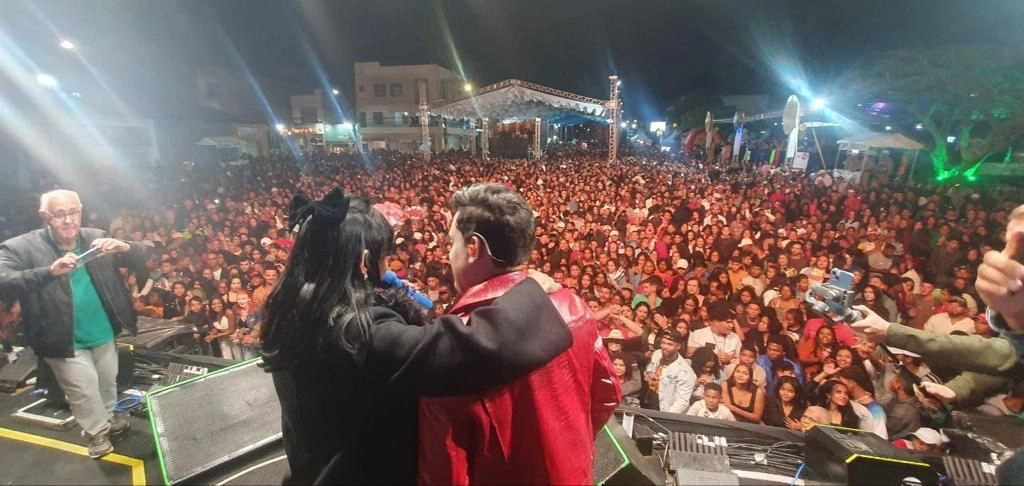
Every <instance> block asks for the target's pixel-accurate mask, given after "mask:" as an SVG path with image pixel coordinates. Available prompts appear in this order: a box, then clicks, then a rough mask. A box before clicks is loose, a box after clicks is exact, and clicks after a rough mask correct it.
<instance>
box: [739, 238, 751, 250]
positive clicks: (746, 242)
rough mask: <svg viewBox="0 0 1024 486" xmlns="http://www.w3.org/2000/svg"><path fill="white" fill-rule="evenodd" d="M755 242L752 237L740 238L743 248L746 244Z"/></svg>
mask: <svg viewBox="0 0 1024 486" xmlns="http://www.w3.org/2000/svg"><path fill="white" fill-rule="evenodd" d="M753 244H754V242H753V240H751V239H750V238H743V239H742V240H740V248H742V247H744V246H747V245H753Z"/></svg>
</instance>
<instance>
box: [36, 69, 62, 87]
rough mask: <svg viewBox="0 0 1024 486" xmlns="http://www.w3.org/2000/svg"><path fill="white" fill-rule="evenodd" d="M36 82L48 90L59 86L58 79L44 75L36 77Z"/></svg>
mask: <svg viewBox="0 0 1024 486" xmlns="http://www.w3.org/2000/svg"><path fill="white" fill-rule="evenodd" d="M36 82H37V83H39V84H40V85H42V86H45V87H47V88H53V87H54V86H57V78H55V77H53V76H50V75H49V74H44V73H40V74H37V75H36Z"/></svg>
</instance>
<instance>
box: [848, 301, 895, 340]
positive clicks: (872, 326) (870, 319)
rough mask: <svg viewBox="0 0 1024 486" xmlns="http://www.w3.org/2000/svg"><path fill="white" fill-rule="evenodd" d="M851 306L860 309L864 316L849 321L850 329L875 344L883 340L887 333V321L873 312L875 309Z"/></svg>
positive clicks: (888, 324)
mask: <svg viewBox="0 0 1024 486" xmlns="http://www.w3.org/2000/svg"><path fill="white" fill-rule="evenodd" d="M853 308H854V309H855V310H857V311H860V313H861V314H863V315H864V318H863V319H861V320H859V321H857V322H851V323H850V329H852V330H853V332H854V333H855V334H856V335H857V336H858V337H861V338H863V339H865V340H868V341H871V342H873V343H876V344H881V343H883V342H885V337H886V336H888V335H889V326H890V325H891V324H890V323H889V321H887V320H885V319H882V316H880V315H878V314H875V311H873V310H871V309H869V308H868V307H867V306H863V305H855V306H853Z"/></svg>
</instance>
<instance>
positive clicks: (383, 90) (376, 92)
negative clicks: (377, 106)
mask: <svg viewBox="0 0 1024 486" xmlns="http://www.w3.org/2000/svg"><path fill="white" fill-rule="evenodd" d="M387 95H388V86H387V85H386V84H375V85H373V96H376V97H377V98H383V97H385V96H387Z"/></svg>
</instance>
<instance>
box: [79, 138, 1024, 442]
mask: <svg viewBox="0 0 1024 486" xmlns="http://www.w3.org/2000/svg"><path fill="white" fill-rule="evenodd" d="M179 176H180V177H179ZM161 180H162V181H165V182H161V183H160V184H158V187H157V188H156V189H155V191H154V194H152V195H151V198H150V199H149V200H147V201H146V203H145V204H135V205H133V206H131V207H124V208H120V209H118V210H117V213H116V214H113V216H115V217H114V218H113V219H110V220H105V219H104V218H103V217H102V215H96V214H90V215H87V218H86V221H85V222H84V223H83V224H84V225H85V226H96V227H103V228H107V229H109V230H110V233H111V235H112V236H113V237H115V238H124V239H130V240H135V241H142V242H146V243H148V244H150V245H152V247H153V250H152V253H151V254H152V256H151V258H150V260H149V270H150V273H149V274H148V275H135V274H125V275H124V277H125V281H126V283H128V284H132V283H136V282H139V281H142V280H145V281H146V284H145V285H144V288H143V289H142V291H139V292H135V295H134V299H135V302H134V305H135V308H136V310H137V311H138V312H139V314H140V315H147V316H150V317H155V318H162V319H170V320H175V321H183V322H185V323H188V324H191V325H193V326H194V329H195V335H194V337H195V349H196V351H198V352H202V353H206V354H211V355H215V356H221V357H225V358H230V359H244V358H248V357H251V356H255V355H256V353H257V352H258V348H259V344H260V327H261V318H262V316H261V312H262V311H261V308H262V306H263V305H264V304H265V302H266V298H267V295H268V294H269V291H270V289H271V288H272V286H273V285H274V283H275V281H276V279H277V277H278V276H279V275H280V272H281V270H282V268H283V265H284V264H285V263H286V261H287V258H288V252H289V249H290V247H291V239H290V238H291V231H290V228H289V227H288V225H289V222H288V221H287V217H286V214H287V205H288V203H289V201H290V200H291V197H292V196H293V195H294V194H296V193H298V192H304V193H306V194H308V195H310V196H311V197H314V198H319V197H321V196H323V194H324V193H326V191H327V190H328V189H329V188H331V187H334V186H341V187H343V188H344V190H345V193H346V194H351V195H355V196H357V197H363V198H366V199H368V200H370V202H372V203H375V204H379V203H384V204H385V205H386V209H385V210H384V211H383V212H384V213H385V214H386V215H389V217H392V218H394V219H395V221H394V222H395V223H396V224H398V225H400V227H399V229H398V231H397V232H396V235H397V239H396V242H397V249H396V252H395V254H394V255H392V256H391V258H390V261H389V266H390V269H391V270H393V271H394V272H395V273H396V274H397V275H398V276H399V277H400V278H402V279H404V280H406V281H408V282H410V283H411V284H412V285H413V286H414V287H417V288H419V290H420V291H421V292H422V293H424V294H425V295H427V296H428V297H429V298H431V299H432V300H434V301H435V303H436V305H435V307H434V308H435V309H437V310H439V309H444V308H445V307H446V306H447V305H448V304H450V303H452V302H453V300H454V299H455V298H457V296H456V295H454V286H453V284H452V275H451V269H450V267H449V265H448V261H447V257H448V250H449V242H447V241H446V235H447V232H448V226H449V224H450V222H451V214H450V212H449V211H448V210H447V209H446V202H447V198H448V197H449V196H450V195H451V194H452V193H453V192H454V191H455V190H456V189H458V188H460V187H463V186H465V185H468V184H470V183H473V182H484V181H490V182H499V183H504V184H507V185H509V186H510V187H514V188H515V189H517V190H518V191H519V192H520V193H522V194H523V195H524V197H525V198H526V199H527V201H528V202H529V203H530V205H531V207H532V208H533V209H534V211H535V213H536V216H537V235H536V236H537V244H536V249H535V251H534V252H533V253H532V255H531V258H530V260H529V263H528V266H529V267H530V268H531V269H535V270H538V271H540V272H543V273H545V274H547V275H549V276H551V277H552V278H553V279H554V281H555V282H557V283H558V284H560V285H562V286H564V287H567V288H570V289H572V290H573V291H575V292H576V293H578V294H579V295H580V296H582V297H583V298H584V299H585V300H586V301H587V303H588V304H589V305H590V307H591V309H592V310H593V312H594V313H595V314H596V316H597V317H598V318H599V322H600V326H601V333H602V336H603V337H604V342H605V344H606V346H607V347H608V348H609V351H610V352H611V355H612V358H613V362H614V364H615V366H616V369H617V371H618V374H619V378H620V379H621V381H622V382H623V392H624V395H625V398H624V401H625V403H626V404H629V405H636V406H643V407H647V408H651V409H657V410H661V411H666V412H673V413H680V414H687V413H688V414H690V415H697V416H702V417H709V418H719V419H725V420H739V421H745V422H751V423H764V424H767V425H772V426H777V427H787V428H790V429H794V430H800V429H804V428H806V427H808V426H810V425H812V424H815V423H831V424H836V425H843V426H847V427H855V428H862V429H865V430H870V431H873V432H876V433H878V434H879V435H881V436H883V437H886V438H889V439H892V440H897V439H906V440H907V444H911V443H920V444H924V445H920V444H918V445H919V447H926V446H927V447H933V448H937V447H941V443H934V444H933V443H932V442H935V440H933V439H934V436H933V435H932V434H931V433H930V432H928V431H929V430H930V429H928V428H927V426H932V427H935V424H934V423H933V418H934V416H935V413H934V412H932V411H929V408H928V406H929V404H928V403H921V402H920V400H919V398H918V397H917V396H916V395H915V393H914V390H912V389H908V387H907V386H906V385H905V383H904V382H903V381H902V380H900V379H899V378H898V377H897V376H896V374H895V373H894V371H893V367H892V365H891V363H888V362H887V360H888V358H887V357H886V356H885V355H884V354H883V353H881V352H880V351H879V350H878V349H877V343H878V342H881V341H880V340H879V339H877V338H872V337H871V335H870V332H865V331H864V329H863V328H864V327H865V326H863V325H859V326H858V329H857V331H858V332H857V333H855V332H854V329H851V327H850V325H848V324H845V323H838V324H833V323H831V322H828V321H826V320H824V319H822V318H821V316H817V315H814V314H813V313H811V311H810V307H809V306H808V305H807V304H805V303H804V298H805V296H806V295H807V293H808V291H809V289H810V286H811V285H812V284H815V283H821V282H823V281H824V280H826V279H827V278H828V276H829V272H830V271H831V270H832V269H833V268H839V269H844V270H847V271H850V272H852V273H853V274H854V280H855V285H856V292H857V295H856V301H857V303H858V304H859V305H862V306H863V308H866V309H869V310H870V311H871V312H872V313H873V314H872V315H877V316H880V317H879V320H880V321H885V322H887V323H888V322H894V323H899V324H901V325H902V327H904V328H909V329H911V330H913V331H916V332H919V333H928V334H931V335H966V336H975V337H974V338H973V339H975V340H979V341H994V339H991V338H992V332H991V330H990V328H989V325H988V323H987V321H986V317H985V314H984V312H983V311H984V310H985V305H986V302H988V303H990V304H991V305H994V306H996V305H1000V304H997V301H998V299H999V298H1003V299H1004V300H1007V299H1006V297H1005V296H1004V297H994V295H995V294H994V293H993V292H992V291H987V290H986V289H987V287H988V286H990V285H992V286H997V285H1000V282H1001V281H1002V280H1000V279H1003V280H1006V279H1010V277H1008V276H1007V275H1008V274H1012V276H1013V277H1014V278H1016V280H1014V281H1015V282H1016V283H1017V287H1016V288H1019V287H1020V286H1019V283H1020V282H1019V279H1020V277H1021V276H1024V272H1021V271H1020V269H1019V268H1016V267H1012V266H1011V265H1009V264H1008V263H1006V262H1004V261H1002V260H1000V259H998V258H997V257H992V256H991V254H990V253H989V251H990V250H997V251H996V252H995V253H997V254H998V253H999V251H998V250H1002V249H1003V247H1004V246H1005V244H1004V242H1003V240H1002V233H1003V231H1004V229H1005V228H1006V227H1007V225H1008V224H1009V221H1010V215H1011V211H1012V210H1013V208H1014V204H1013V203H1012V202H1009V201H1007V200H1006V199H996V198H994V197H993V194H994V192H989V193H988V194H979V193H977V192H972V191H969V190H964V189H963V188H959V187H954V188H949V187H946V188H936V187H927V186H917V185H914V186H908V185H904V184H902V183H900V182H899V180H898V179H896V180H895V182H894V180H893V179H891V178H887V177H873V178H872V182H871V183H870V185H869V186H867V187H864V186H862V185H859V184H851V183H849V182H848V181H844V180H843V179H842V178H835V179H833V178H831V177H828V178H821V177H818V178H809V177H807V176H806V175H805V174H803V173H791V172H787V171H785V170H780V169H777V168H775V167H772V166H770V165H767V164H765V165H759V164H758V163H757V162H754V163H749V162H746V163H741V164H740V165H726V166H725V167H723V166H722V165H721V164H716V165H715V167H713V168H706V167H703V166H698V165H694V164H689V163H680V162H678V161H673V160H671V159H670V158H668V157H665V156H661V155H652V156H626V157H621V158H620V160H618V161H616V162H609V161H607V159H606V158H605V157H604V156H603V155H592V154H582V153H571V152H567V153H561V154H557V155H548V156H545V158H543V159H542V160H540V161H532V160H508V159H502V160H485V159H483V158H481V157H471V156H469V155H466V154H453V155H435V156H434V157H433V159H432V160H431V161H429V162H427V161H423V160H420V159H419V158H418V157H415V156H410V155H406V154H399V153H394V152H378V153H374V154H338V155H327V154H321V155H307V156H304V157H302V158H301V160H296V159H295V158H294V157H290V156H277V157H271V158H265V159H255V160H252V161H251V162H250V163H249V164H248V165H247V166H242V167H238V166H232V167H227V168H223V167H213V168H200V167H185V168H184V169H183V170H182V171H181V173H180V174H174V175H173V176H166V175H165V176H164V177H162V179H161ZM166 181H173V182H166ZM983 260H984V262H985V263H986V266H984V267H981V268H982V270H981V271H982V277H983V278H982V279H979V280H978V281H979V282H981V283H979V288H977V289H976V288H975V280H976V277H977V275H976V274H977V272H978V270H979V267H980V266H981V265H982V263H983ZM990 260H992V261H991V262H990ZM997 260H998V261H997ZM1014 272H1017V273H1014ZM989 274H991V275H989ZM1010 280H1013V279H1010ZM989 282H991V283H989ZM132 288H134V286H133V287H132ZM1005 288H1006V289H1008V288H1014V287H1012V286H1011V287H1005ZM986 292H987V293H986ZM1004 292H1005V290H1004ZM996 293H997V292H996ZM1007 295H1008V294H1007ZM1008 301H1009V302H1011V303H1009V304H1006V303H1003V304H1002V305H1003V307H1004V308H1005V309H1002V308H1001V309H998V310H1000V311H1001V312H1003V313H1004V314H1005V315H1006V320H1007V322H1008V324H1009V325H1010V326H1015V328H1016V329H1020V323H1021V322H1024V318H1021V317H1020V316H1021V314H1024V313H1022V312H1021V311H1020V303H1019V302H1020V301H1019V300H1013V299H1008ZM1014 306H1016V307H1014ZM896 348H897V349H894V351H896V354H897V357H898V358H899V359H900V360H901V362H902V363H903V365H904V366H905V367H906V368H907V369H910V370H911V371H913V372H914V373H915V374H917V375H918V376H919V377H921V378H922V379H923V380H924V381H925V382H929V383H934V384H942V383H946V384H947V386H946V387H945V388H947V389H953V390H954V392H953V394H954V395H955V398H952V399H950V400H951V402H952V403H953V404H954V405H955V406H957V407H961V408H975V407H978V406H979V405H981V407H982V408H981V410H982V411H984V412H985V413H991V414H998V415H1010V416H1014V417H1017V419H1020V418H1024V389H1021V387H1020V386H1019V385H1018V386H1016V387H1011V386H1012V384H1011V383H1010V381H1009V380H1007V379H996V380H994V381H993V380H988V381H985V384H986V388H985V389H984V390H978V389H975V388H974V384H973V382H972V381H971V377H968V378H966V379H965V378H964V377H963V374H964V373H961V370H959V369H957V365H958V362H957V361H956V359H955V358H945V359H944V358H933V357H930V356H926V357H924V358H922V353H917V352H913V351H910V350H905V349H899V347H896ZM986 376H987V375H986ZM958 380H959V381H958ZM964 382H966V383H964ZM936 390H938V391H939V392H942V393H945V390H941V389H938V388H936ZM965 390H970V391H969V392H967V393H965ZM949 395H950V394H949V393H945V395H944V396H949ZM926 401H927V400H926ZM931 405H935V404H931ZM922 427H925V428H923V429H922ZM933 432H934V431H933ZM922 436H926V437H922ZM914 441H916V442H914Z"/></svg>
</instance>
